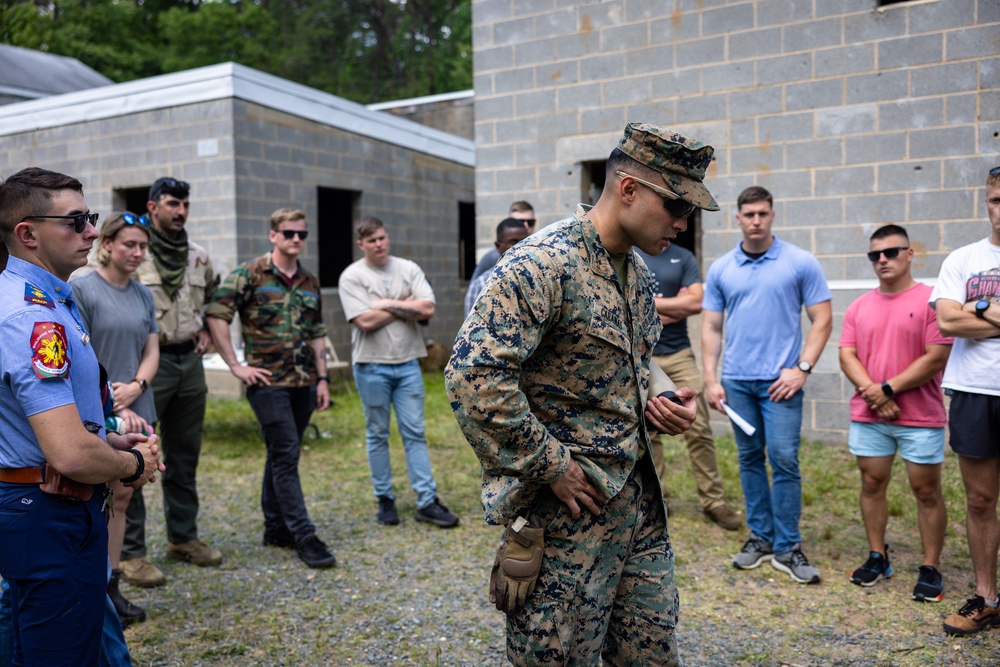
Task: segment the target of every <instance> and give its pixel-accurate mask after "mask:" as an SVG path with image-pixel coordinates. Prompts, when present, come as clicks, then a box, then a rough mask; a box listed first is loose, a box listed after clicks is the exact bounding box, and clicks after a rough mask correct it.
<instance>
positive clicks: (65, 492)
mask: <svg viewBox="0 0 1000 667" xmlns="http://www.w3.org/2000/svg"><path fill="white" fill-rule="evenodd" d="M0 482H7V483H8V484H38V487H39V488H40V489H41V490H42V491H44V492H45V493H48V494H50V495H53V496H61V497H63V498H72V499H73V500H82V501H84V502H86V501H88V500H90V497H91V496H92V495H94V485H93V484H84V483H83V482H78V481H76V480H75V479H70V478H69V477H66V476H64V475H62V474H61V473H60V472H59V471H58V470H56V469H55V468H51V467H50V466H49V464H47V463H45V464H42V465H40V466H38V467H37V468H0Z"/></svg>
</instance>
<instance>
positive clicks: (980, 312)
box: [976, 299, 990, 320]
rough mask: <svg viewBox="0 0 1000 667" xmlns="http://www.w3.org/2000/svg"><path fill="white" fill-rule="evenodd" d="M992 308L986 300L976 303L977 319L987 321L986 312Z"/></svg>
mask: <svg viewBox="0 0 1000 667" xmlns="http://www.w3.org/2000/svg"><path fill="white" fill-rule="evenodd" d="M989 307H990V302H989V301H987V300H986V299H980V300H979V301H977V302H976V317H978V318H979V319H981V320H985V319H986V310H987V309H988V308H989Z"/></svg>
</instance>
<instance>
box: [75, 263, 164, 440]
mask: <svg viewBox="0 0 1000 667" xmlns="http://www.w3.org/2000/svg"><path fill="white" fill-rule="evenodd" d="M70 286H71V287H72V288H73V300H74V301H76V305H77V308H79V309H80V314H81V315H82V316H83V324H84V326H85V327H87V331H88V332H89V333H90V341H91V344H92V345H93V346H94V353H95V354H97V360H98V361H100V362H101V364H102V365H103V366H104V368H106V369H107V371H108V379H109V380H111V381H112V382H131V381H132V379H133V378H135V374H136V371H138V370H139V362H140V361H141V360H142V350H143V348H144V347H145V346H146V342H147V341H148V340H149V335H150V334H155V333H158V331H159V329H158V327H157V326H156V309H155V306H154V305H153V294H152V292H150V291H149V288H148V287H146V286H144V285H142V284H140V283H138V282H136V281H135V280H129V281H128V285H127V286H126V287H124V288H120V287H115V286H114V285H112V284H111V283H109V282H108V281H106V280H105V279H104V278H102V277H101V274H99V273H98V272H97V271H91V272H90V273H88V274H86V275H84V276H82V277H80V278H73V279H72V280H70ZM143 379H144V380H146V381H147V382H150V381H151V380H152V378H143ZM150 384H152V383H150ZM129 407H130V408H131V409H132V411H133V412H135V413H136V414H137V415H139V416H140V417H142V418H143V419H145V420H146V421H147V422H149V423H150V424H152V423H154V422H156V404H155V403H154V402H153V390H152V388H150V389H149V391H146V392H145V393H143V394H140V395H139V398H137V399H135V402H134V403H132V405H130V406H129Z"/></svg>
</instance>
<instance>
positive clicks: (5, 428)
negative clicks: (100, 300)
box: [0, 257, 104, 468]
mask: <svg viewBox="0 0 1000 667" xmlns="http://www.w3.org/2000/svg"><path fill="white" fill-rule="evenodd" d="M72 294H73V292H72V289H71V288H70V286H69V284H68V283H65V282H63V281H62V280H60V279H59V278H57V277H56V276H54V275H52V274H51V273H49V272H48V271H46V270H45V269H43V268H41V267H39V266H36V265H34V264H31V263H30V262H25V261H23V260H21V259H18V258H17V257H11V258H10V259H9V261H8V262H7V268H6V270H5V271H4V272H3V273H2V274H0V406H3V409H0V468H26V467H33V466H39V465H41V464H42V463H44V462H45V456H44V454H42V450H41V449H40V448H39V446H38V440H37V438H36V437H35V433H34V431H33V430H32V428H31V424H30V423H29V422H28V417H29V416H31V415H35V414H38V413H40V412H45V411H46V410H51V409H53V408H58V407H61V406H64V405H70V404H76V407H77V410H78V411H79V412H80V418H81V420H82V421H91V422H94V423H97V424H102V425H103V424H104V411H103V410H102V408H101V392H100V370H99V367H98V365H97V357H96V355H95V354H94V349H93V347H92V346H91V345H90V343H89V337H88V336H87V331H86V329H85V328H84V326H83V318H82V317H81V316H80V313H79V311H78V310H77V308H76V304H74V303H72ZM100 435H101V436H102V437H103V435H104V431H103V430H102V431H101V432H100Z"/></svg>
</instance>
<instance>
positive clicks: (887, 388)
mask: <svg viewBox="0 0 1000 667" xmlns="http://www.w3.org/2000/svg"><path fill="white" fill-rule="evenodd" d="M882 393H883V394H885V395H886V396H888V397H889V398H892V395H893V394H895V393H896V392H894V391H893V390H892V387H891V386H890V385H889V383H888V382H883V383H882Z"/></svg>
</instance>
